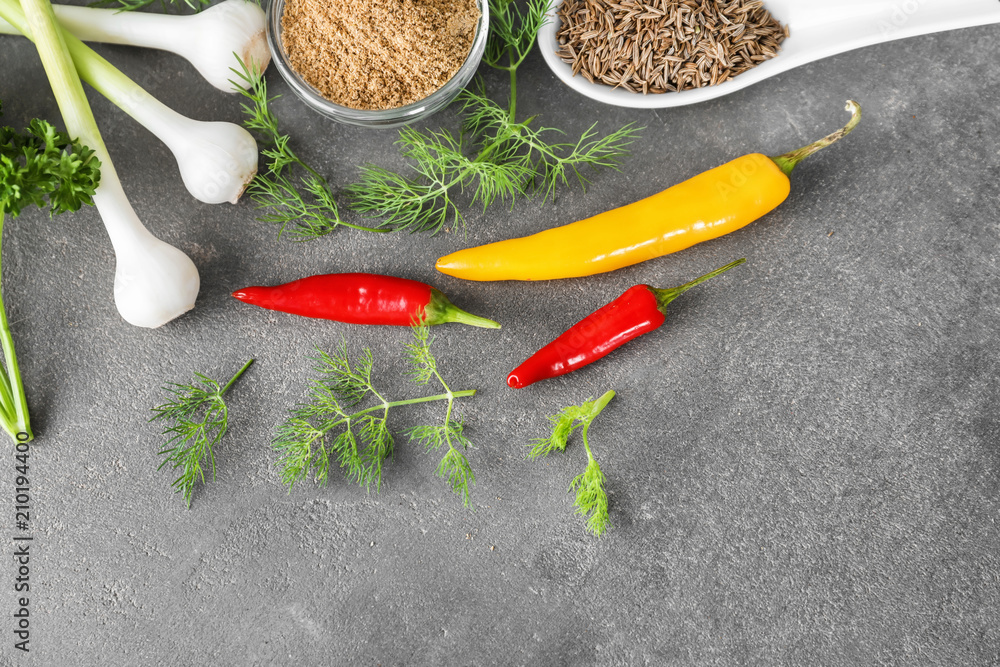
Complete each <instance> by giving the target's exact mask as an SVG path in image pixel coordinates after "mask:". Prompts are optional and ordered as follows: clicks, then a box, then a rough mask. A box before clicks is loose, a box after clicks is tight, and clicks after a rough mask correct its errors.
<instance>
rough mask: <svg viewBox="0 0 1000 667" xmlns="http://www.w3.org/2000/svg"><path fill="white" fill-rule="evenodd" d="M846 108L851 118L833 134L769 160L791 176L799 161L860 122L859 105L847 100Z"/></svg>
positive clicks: (849, 130) (832, 142)
mask: <svg viewBox="0 0 1000 667" xmlns="http://www.w3.org/2000/svg"><path fill="white" fill-rule="evenodd" d="M846 108H847V110H848V111H850V112H851V120H849V121H848V122H847V125H845V126H844V127H842V128H841V129H839V130H837V131H836V132H834V133H833V134H828V135H826V136H825V137H823V138H822V139H820V140H819V141H816V142H813V143H811V144H809V145H808V146H803V147H802V148H799V149H797V150H794V151H790V152H788V153H785V154H784V155H779V156H778V157H772V158H771V160H773V161H774V163H775V164H776V165H778V167H779V168H780V169H781V171H783V172H785V176H791V174H792V170H793V169H795V167H797V166H798V164H799V162H802V161H803V160H805V159H806V158H807V157H809V156H810V155H812V154H813V153H815V152H817V151H821V150H823V149H824V148H826V147H827V146H829V145H830V144H835V143H837V142H838V141H840V140H841V139H843V138H844V137H846V136H847V135H848V134H850V133H851V131H852V130H854V128H855V127H857V126H858V123H860V122H861V105H859V104H858V103H857V102H855V101H853V100H847V107H846Z"/></svg>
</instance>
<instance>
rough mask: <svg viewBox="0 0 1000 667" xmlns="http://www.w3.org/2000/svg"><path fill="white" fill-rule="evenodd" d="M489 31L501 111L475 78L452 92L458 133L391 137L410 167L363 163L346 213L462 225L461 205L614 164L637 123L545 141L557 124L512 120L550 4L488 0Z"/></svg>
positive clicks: (400, 225) (489, 58) (548, 185)
mask: <svg viewBox="0 0 1000 667" xmlns="http://www.w3.org/2000/svg"><path fill="white" fill-rule="evenodd" d="M489 4H490V34H489V37H488V40H487V45H486V51H485V55H484V56H483V62H485V63H487V64H488V65H490V66H492V67H495V68H497V69H501V70H504V71H507V72H509V73H510V97H509V100H508V104H507V107H506V108H504V107H502V106H501V105H499V104H497V103H496V102H494V101H493V100H492V99H490V98H489V97H488V96H487V95H486V93H485V91H484V88H483V85H482V83H481V82H480V83H479V84H478V86H475V87H469V88H467V89H466V90H464V91H462V93H460V95H459V97H458V98H457V101H458V104H459V105H460V106H459V112H460V114H461V115H462V116H463V118H464V121H463V124H462V131H461V133H460V134H459V135H458V136H455V135H454V134H452V133H451V132H448V131H446V130H436V131H431V130H423V131H421V130H416V129H413V128H403V129H402V130H400V132H399V141H398V142H397V144H398V146H399V150H400V154H401V155H402V156H403V157H404V158H405V159H406V160H407V163H408V166H409V170H410V171H409V172H406V173H404V174H400V173H396V172H393V171H390V170H388V169H384V168H382V167H379V166H376V165H372V164H369V165H366V166H364V167H362V168H361V173H360V176H359V178H358V180H357V182H355V183H353V184H351V185H349V186H347V188H346V189H345V193H346V196H347V203H348V205H349V206H350V208H351V209H352V210H355V211H358V212H359V213H361V214H362V215H365V216H367V217H372V218H380V223H379V224H380V227H382V228H392V229H404V230H407V231H411V232H417V231H421V232H431V233H436V232H438V231H440V230H441V229H442V228H443V227H444V226H445V225H447V224H448V223H449V221H451V223H452V224H453V225H454V226H456V227H457V226H458V225H459V224H462V225H463V226H464V224H465V218H464V216H463V214H462V210H461V206H462V205H463V202H464V201H466V200H468V202H469V203H470V204H471V205H472V206H482V207H483V209H484V210H485V209H487V208H489V206H491V205H492V204H494V203H495V202H497V201H498V200H499V201H503V202H509V203H510V204H511V205H513V202H514V200H515V199H517V198H519V197H524V196H528V195H531V194H532V193H541V194H542V202H543V203H544V202H545V201H547V200H549V199H551V198H553V197H554V196H555V192H556V189H557V188H558V187H560V186H563V185H567V184H569V183H570V180H571V177H575V179H576V180H577V181H578V182H579V183H580V184H581V186H585V185H586V184H587V178H586V176H585V174H584V171H583V170H584V169H585V168H587V167H589V168H592V169H596V168H600V167H612V168H617V167H618V165H619V164H620V162H621V161H622V160H623V159H624V157H625V155H627V149H628V146H629V145H630V144H631V143H632V142H633V141H634V140H635V139H636V137H637V136H638V133H639V130H640V128H637V127H635V126H634V125H633V124H629V125H626V126H625V127H623V128H621V129H619V130H617V131H615V132H612V133H611V134H608V135H607V136H599V135H598V133H597V131H596V129H595V128H596V124H594V125H591V126H590V127H589V128H588V129H587V130H586V131H585V132H584V133H583V134H582V135H581V136H580V137H579V138H577V139H576V140H575V141H567V140H565V139H561V140H559V141H555V142H550V141H549V137H550V136H551V135H552V134H560V135H561V134H562V132H561V131H560V130H557V129H553V128H545V127H533V126H532V123H533V121H534V120H535V119H534V118H533V117H532V118H528V119H526V120H524V121H520V122H519V121H518V120H517V70H518V68H519V67H520V66H521V64H522V63H523V62H524V60H525V58H526V57H527V56H528V54H529V53H530V52H531V49H532V48H533V45H534V42H535V39H536V37H537V35H538V30H539V29H540V28H541V27H542V25H544V24H545V22H546V21H547V20H548V15H547V12H548V10H549V0H529V1H528V2H527V4H525V5H524V6H521V5H519V4H516V3H514V2H511V1H510V0H490V3H489Z"/></svg>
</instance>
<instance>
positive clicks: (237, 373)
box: [219, 359, 255, 396]
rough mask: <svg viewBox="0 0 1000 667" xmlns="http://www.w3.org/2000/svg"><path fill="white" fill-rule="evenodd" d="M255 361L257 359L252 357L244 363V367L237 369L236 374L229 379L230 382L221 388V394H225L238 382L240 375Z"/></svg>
mask: <svg viewBox="0 0 1000 667" xmlns="http://www.w3.org/2000/svg"><path fill="white" fill-rule="evenodd" d="M254 361H255V360H254V359H251V360H250V361H248V362H246V363H245V364H243V367H242V368H241V369H240V370H238V371H236V375H234V376H233V377H231V378H230V379H229V382H227V383H226V385H225V386H224V387H223V388H222V389H220V390H219V396H225V395H226V392H227V391H229V388H230V387H232V386H233V385H234V384H235V383H236V381H237V380H239V379H240V376H241V375H243V374H244V373H245V372H246V370H247V369H248V368H250V365H251V364H253V362H254Z"/></svg>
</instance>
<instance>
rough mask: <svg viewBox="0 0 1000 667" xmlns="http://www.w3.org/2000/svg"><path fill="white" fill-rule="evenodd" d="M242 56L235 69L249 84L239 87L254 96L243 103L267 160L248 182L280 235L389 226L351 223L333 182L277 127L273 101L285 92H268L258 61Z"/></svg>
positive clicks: (300, 237) (307, 236)
mask: <svg viewBox="0 0 1000 667" xmlns="http://www.w3.org/2000/svg"><path fill="white" fill-rule="evenodd" d="M239 62H240V70H236V69H233V70H232V71H233V73H235V74H236V76H238V77H239V78H240V79H242V80H243V81H244V82H245V83H246V84H247V85H246V86H235V87H236V89H237V90H238V91H239V92H240V93H242V94H243V96H244V97H246V98H247V99H248V100H250V102H249V103H244V104H241V105H240V106H241V107H242V109H243V113H244V120H243V126H244V127H246V128H247V129H248V130H250V131H251V132H254V133H255V134H257V136H258V137H260V138H261V140H262V142H263V143H264V144H265V147H264V148H262V149H261V151H260V153H261V156H263V157H264V158H266V159H267V160H268V163H267V167H266V169H264V170H261V171H258V172H257V175H256V176H254V179H253V180H252V181H251V182H250V185H249V187H248V188H247V192H248V193H249V195H250V197H251V199H253V201H254V203H255V204H256V205H257V208H258V209H261V210H262V211H263V214H262V215H261V217H260V220H261V221H262V222H267V223H271V224H274V225H277V226H278V237H279V238H280V237H281V236H282V235H283V234H285V233H286V232H287V233H288V235H289V236H291V237H292V239H293V240H296V241H309V240H312V239H317V238H319V237H321V236H326V235H327V234H329V233H331V232H333V231H334V230H336V229H337V228H338V227H350V228H352V229H360V230H363V231H368V232H386V231H389V230H388V229H374V228H371V227H365V226H363V225H356V224H352V223H349V222H345V221H344V220H343V219H342V218H341V217H340V210H339V208H338V206H337V201H336V198H335V197H334V194H333V191H332V190H331V188H330V184H329V183H328V182H327V181H326V179H325V178H323V177H322V176H320V174H319V172H317V171H316V170H315V169H313V168H312V167H311V166H309V165H308V164H307V163H305V162H304V161H303V160H302V159H301V158H300V157H299V156H298V155H297V154H296V153H295V151H293V150H292V149H291V147H290V146H289V145H288V144H289V136H288V135H287V134H283V133H282V132H281V131H280V130H279V129H278V119H277V117H276V116H275V115H274V112H273V111H271V102H273V101H274V100H276V99H278V98H279V97H280V95H276V96H273V97H268V92H267V81H266V80H265V79H264V75H263V73H262V72H261V71H260V67H259V66H258V65H257V64H256V63H250V64H249V65H248V64H247V63H244V62H243V61H242V60H240V61H239ZM234 85H235V84H234Z"/></svg>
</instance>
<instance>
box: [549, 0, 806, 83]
mask: <svg viewBox="0 0 1000 667" xmlns="http://www.w3.org/2000/svg"><path fill="white" fill-rule="evenodd" d="M558 19H559V21H560V25H559V28H558V30H557V31H556V39H557V40H558V43H559V49H558V50H557V51H556V53H557V55H558V56H559V57H560V58H561V59H562V61H563V62H565V63H567V64H569V65H572V67H573V74H574V75H576V74H580V75H582V76H583V77H584V78H585V79H587V80H588V81H590V82H591V83H604V84H607V85H609V86H614V87H617V88H624V89H625V90H628V91H630V92H633V93H666V92H674V91H679V90H687V89H690V88H701V87H704V86H714V85H718V84H720V83H722V82H723V81H727V80H729V79H731V78H733V77H734V76H737V75H739V74H742V73H743V72H746V71H747V70H749V69H751V68H753V67H756V66H757V65H759V64H760V63H762V62H764V61H765V60H769V59H770V58H773V57H774V56H775V55H777V53H778V50H779V49H780V48H781V43H782V42H783V41H784V40H785V38H786V37H788V28H787V27H784V26H782V25H781V23H779V22H778V21H777V20H776V19H775V18H774V17H773V16H771V14H770V13H769V12H768V11H767V10H766V9H764V2H763V0H729V1H728V2H727V1H726V0H619V1H618V2H608V1H607V0H563V2H562V4H561V5H560V6H559V11H558Z"/></svg>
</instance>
